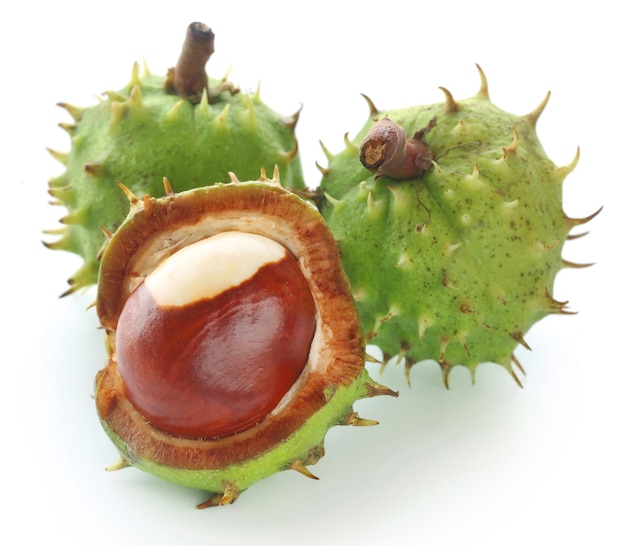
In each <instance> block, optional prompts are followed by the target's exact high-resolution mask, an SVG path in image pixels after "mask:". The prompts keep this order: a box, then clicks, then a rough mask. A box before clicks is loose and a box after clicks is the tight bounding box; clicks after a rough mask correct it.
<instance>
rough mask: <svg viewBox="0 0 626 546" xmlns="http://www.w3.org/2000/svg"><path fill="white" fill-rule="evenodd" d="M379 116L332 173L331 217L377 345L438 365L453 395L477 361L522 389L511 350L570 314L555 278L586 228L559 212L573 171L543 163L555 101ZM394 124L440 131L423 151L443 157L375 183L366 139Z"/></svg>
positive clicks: (483, 97) (481, 101)
mask: <svg viewBox="0 0 626 546" xmlns="http://www.w3.org/2000/svg"><path fill="white" fill-rule="evenodd" d="M480 75H481V87H480V91H479V93H478V94H477V95H476V96H474V97H471V98H468V99H466V100H461V101H456V100H454V98H453V97H452V95H451V94H450V93H449V92H448V91H447V90H445V89H443V91H444V94H445V97H446V100H445V102H442V103H440V104H433V105H428V106H418V107H410V108H404V109H398V110H391V111H377V110H376V108H375V107H374V106H373V104H372V103H371V101H370V103H369V104H370V110H371V115H370V118H369V119H368V121H367V123H366V124H365V127H364V128H363V129H362V130H361V132H360V133H359V134H358V135H357V136H356V138H355V139H354V141H352V142H350V141H349V140H347V139H346V148H345V150H343V151H342V152H340V153H338V154H336V155H332V154H330V153H329V152H327V156H328V159H329V164H328V167H327V168H322V169H321V170H322V172H323V178H322V181H321V190H322V192H323V193H324V198H323V200H322V204H321V210H322V213H323V215H324V217H325V218H326V220H327V221H328V224H329V226H330V228H331V230H332V232H333V234H334V235H335V237H336V238H337V240H338V243H339V245H340V249H341V254H342V258H343V263H344V267H345V269H346V273H347V274H348V277H349V279H350V282H351V284H352V289H353V292H354V295H355V297H356V300H357V306H358V310H359V313H360V318H361V324H362V327H363V331H364V332H365V336H366V339H367V341H368V342H369V343H371V344H373V345H376V346H378V347H379V348H380V349H381V350H382V353H383V356H384V359H385V361H387V360H389V359H390V358H391V357H393V356H395V355H399V357H400V358H402V357H404V358H405V359H406V360H405V362H406V372H407V378H408V376H409V370H410V368H411V366H412V365H413V364H415V363H417V362H419V361H423V360H431V359H432V360H436V361H437V362H438V363H439V364H440V366H441V368H442V372H443V377H444V381H445V384H446V386H447V385H448V375H449V373H450V370H451V368H452V367H453V366H455V365H461V366H465V367H466V368H467V369H469V371H470V372H471V375H472V379H473V378H474V374H475V370H476V367H477V366H478V364H480V363H482V362H493V363H498V364H501V365H502V366H504V367H505V368H506V369H507V370H509V372H511V374H512V375H513V377H514V378H515V379H516V380H517V381H518V383H519V380H518V378H517V376H516V374H515V372H514V368H513V365H518V367H519V368H520V369H521V366H520V365H519V361H518V360H517V358H516V357H515V356H514V354H513V351H514V350H515V348H516V347H517V346H518V345H519V344H522V345H524V346H526V343H525V341H524V335H525V333H526V332H527V331H528V329H529V328H530V327H531V326H532V325H533V324H534V323H535V322H537V321H538V320H540V319H541V318H542V317H545V316H546V315H548V314H551V313H557V314H563V313H567V312H568V311H567V310H566V302H559V301H556V300H555V299H554V297H553V288H554V281H555V276H556V274H557V273H558V272H559V271H560V270H561V269H562V268H563V267H568V266H572V265H574V264H570V263H568V262H566V261H564V260H563V259H562V254H561V253H562V249H563V245H564V243H565V241H566V239H567V238H568V233H569V232H570V230H571V229H572V228H573V227H574V226H577V225H579V224H581V223H583V222H585V221H587V220H588V219H589V218H586V219H573V218H569V217H568V216H567V215H566V214H565V213H564V212H563V210H562V185H563V180H564V179H565V177H566V176H567V174H568V173H570V171H572V170H573V168H574V167H575V165H576V162H577V160H578V154H576V157H575V159H574V160H573V162H572V163H571V164H570V165H567V166H564V167H557V166H555V165H554V164H553V162H552V161H551V160H550V159H549V158H548V157H547V156H546V154H545V152H544V150H543V148H542V146H541V144H540V142H539V140H538V138H537V133H536V123H537V120H538V118H539V116H540V114H541V112H542V111H543V109H544V107H545V105H546V103H547V99H548V97H546V99H545V101H544V102H543V103H541V104H540V105H539V107H538V108H537V109H536V110H534V111H532V112H530V113H529V114H528V115H525V116H516V115H513V114H510V113H507V112H505V111H503V110H501V109H499V108H498V107H497V106H495V105H494V104H493V103H492V102H491V100H490V98H489V95H488V91H487V83H486V80H485V77H484V74H483V73H482V71H480ZM385 116H386V117H388V118H390V119H391V120H393V121H395V122H396V123H397V124H398V125H400V126H401V127H403V128H404V129H406V133H407V138H408V137H410V136H411V135H412V134H413V133H414V132H415V131H418V130H419V129H421V128H423V127H426V126H427V124H428V123H429V121H430V120H431V119H432V118H433V117H434V116H436V119H437V123H436V125H435V126H434V127H433V128H432V129H431V130H430V132H428V133H427V134H426V135H425V137H424V141H425V142H427V144H428V145H429V146H430V148H431V149H432V151H433V153H434V157H435V161H434V162H433V165H432V167H431V168H430V169H429V170H428V171H427V172H426V173H425V174H424V175H423V176H422V177H421V178H419V179H411V180H405V181H397V180H392V179H390V178H387V177H385V176H382V177H378V176H376V175H374V174H372V173H371V172H369V171H368V170H366V169H365V168H364V167H363V166H362V165H361V164H360V162H359V148H358V146H359V143H360V142H361V141H362V139H363V137H364V136H365V134H366V133H367V131H368V130H369V129H370V128H371V127H372V125H373V124H374V122H375V120H377V119H380V118H383V117H385Z"/></svg>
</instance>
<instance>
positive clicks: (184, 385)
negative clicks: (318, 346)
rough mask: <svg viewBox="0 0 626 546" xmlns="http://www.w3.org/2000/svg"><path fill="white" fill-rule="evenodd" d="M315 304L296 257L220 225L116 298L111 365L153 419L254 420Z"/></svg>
mask: <svg viewBox="0 0 626 546" xmlns="http://www.w3.org/2000/svg"><path fill="white" fill-rule="evenodd" d="M315 317H316V309H315V302H314V300H313V296H312V295H311V291H310V290H309V287H308V283H307V281H306V279H305V278H304V275H303V274H302V272H301V270H300V268H299V266H298V263H297V261H296V260H295V258H294V257H293V255H291V253H289V252H288V251H287V249H285V247H283V246H282V245H280V244H279V243H277V242H276V241H274V240H273V239H269V238H267V237H263V236H261V235H257V234H252V233H245V232H238V231H228V232H224V233H220V234H217V235H213V236H211V237H208V238H206V239H203V240H201V241H198V242H196V243H193V244H191V245H189V246H186V247H184V248H183V249H181V250H179V251H177V252H176V253H174V254H173V255H172V256H170V257H169V258H168V259H167V260H165V261H164V262H162V263H161V264H160V265H159V266H158V267H157V268H156V269H155V270H154V271H153V272H152V273H150V274H149V275H148V276H147V277H146V279H145V281H144V282H143V283H142V284H140V285H139V286H138V287H137V288H136V289H135V290H134V292H133V293H132V294H131V295H130V296H129V298H128V300H127V301H126V303H125V305H124V308H123V310H122V313H121V315H120V318H119V322H118V325H117V361H118V368H119V373H120V376H121V378H122V380H123V381H124V385H125V386H126V393H127V395H128V398H129V400H130V401H131V403H132V404H133V405H134V406H135V407H136V408H137V409H139V410H140V411H141V413H142V414H143V415H144V416H145V417H146V419H148V420H149V421H150V422H151V423H152V424H153V425H154V426H156V427H158V428H160V429H162V430H165V431H167V432H169V433H171V434H176V435H179V436H186V437H194V438H199V437H218V436H225V435H228V434H233V433H235V432H240V431H241V430H244V429H246V428H248V427H249V426H252V425H254V424H256V423H258V422H260V421H262V420H263V419H264V418H265V417H266V416H267V415H268V414H269V413H270V412H271V411H272V410H273V409H274V408H275V407H276V406H277V405H278V403H279V402H280V400H281V399H282V398H283V396H285V394H286V393H287V391H289V389H290V388H291V387H292V386H293V384H294V383H295V382H296V380H297V379H298V377H299V375H300V374H301V373H302V370H303V369H304V366H305V365H306V362H307V359H308V357H309V350H310V348H311V341H312V340H313V334H314V332H315V320H316V318H315Z"/></svg>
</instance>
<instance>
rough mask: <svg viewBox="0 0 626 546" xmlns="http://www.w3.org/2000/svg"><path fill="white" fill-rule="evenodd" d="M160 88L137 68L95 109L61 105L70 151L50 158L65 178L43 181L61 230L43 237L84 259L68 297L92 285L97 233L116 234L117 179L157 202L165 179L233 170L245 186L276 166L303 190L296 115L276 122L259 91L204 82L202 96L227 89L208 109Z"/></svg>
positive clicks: (208, 179)
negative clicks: (61, 211) (58, 209)
mask: <svg viewBox="0 0 626 546" xmlns="http://www.w3.org/2000/svg"><path fill="white" fill-rule="evenodd" d="M165 83H166V78H165V77H162V76H156V75H152V74H151V73H150V72H149V71H148V70H147V69H145V71H144V73H143V74H140V71H139V66H138V65H137V64H135V65H134V68H133V72H132V77H131V80H130V82H129V83H128V85H126V87H125V88H124V89H122V90H121V91H109V92H106V93H105V94H104V95H105V97H104V99H103V100H102V101H101V102H100V103H99V104H97V105H95V106H92V107H87V108H79V107H75V106H71V105H68V104H64V103H62V104H60V106H62V107H64V108H65V109H66V110H67V111H68V112H69V113H70V115H71V116H72V118H73V123H70V124H61V126H62V127H63V128H64V129H65V130H66V131H67V132H68V133H69V135H70V136H71V142H72V145H71V149H70V151H69V153H60V152H55V151H51V153H52V155H53V156H54V157H55V158H57V159H59V160H60V161H61V162H62V163H63V164H64V165H65V166H66V170H65V172H64V173H63V174H61V175H60V176H58V177H56V178H53V179H52V180H50V182H49V193H50V195H52V197H54V198H55V203H57V204H60V205H63V206H65V207H66V208H67V209H68V214H67V215H66V216H64V217H63V218H62V219H61V223H63V224H64V227H63V228H61V229H59V230H51V231H50V232H49V233H50V234H56V235H61V237H60V238H59V239H58V240H56V241H54V242H52V243H47V246H48V247H50V248H53V249H61V250H67V251H70V252H73V253H76V254H78V255H80V256H82V257H83V258H84V264H83V265H82V267H81V268H80V269H79V270H78V271H76V272H75V273H74V275H73V276H72V277H71V278H70V279H69V281H68V282H69V284H70V289H69V290H68V291H67V292H68V293H69V292H73V291H76V290H78V289H80V288H82V287H85V286H88V285H90V284H94V283H95V282H96V281H97V275H98V254H99V252H100V249H101V247H102V244H103V243H104V240H105V238H104V235H103V233H102V229H103V228H104V229H105V230H108V231H111V232H113V231H115V230H116V229H117V228H118V227H119V225H120V224H121V223H122V221H123V219H124V217H125V216H126V214H127V213H128V201H127V199H126V197H125V196H124V194H123V193H122V192H121V191H120V189H119V187H118V186H117V181H121V182H122V183H124V184H125V185H126V186H127V187H128V188H130V189H131V191H132V192H133V193H135V194H136V195H138V196H142V195H144V194H149V195H152V196H158V195H162V191H163V177H167V178H168V179H169V180H170V181H171V182H172V184H175V185H176V187H177V188H178V189H179V191H183V190H187V189H191V188H194V187H198V186H204V185H207V184H213V183H215V182H227V181H228V180H229V178H228V172H229V171H232V170H235V169H236V170H237V172H238V173H239V176H240V177H241V178H244V179H253V178H255V177H256V176H257V174H258V172H259V169H260V168H263V167H264V168H266V169H270V170H271V169H273V168H274V166H275V165H276V166H278V167H279V169H280V172H281V176H282V180H283V183H284V185H285V186H287V187H290V188H301V187H303V181H302V169H301V166H300V160H299V156H298V146H297V141H296V138H295V133H294V130H295V125H296V122H297V118H298V115H297V114H296V115H294V116H281V115H279V114H277V113H276V112H274V111H273V110H272V109H270V108H269V107H268V106H267V105H266V104H265V103H263V102H262V100H261V99H260V96H259V93H258V91H257V92H256V93H255V94H251V95H250V94H246V93H240V92H236V93H234V94H233V93H232V92H231V91H232V90H233V86H232V85H225V83H226V82H225V80H222V81H218V80H211V81H210V83H209V89H210V90H214V89H218V88H219V87H220V86H222V87H224V88H225V91H223V92H222V93H221V94H220V95H219V96H218V97H216V98H215V100H211V101H209V100H208V99H207V94H206V92H205V93H204V95H203V96H202V99H201V101H200V102H199V103H198V104H192V102H190V101H189V100H186V99H183V98H181V97H179V96H177V95H174V94H170V93H168V92H166V90H165ZM209 102H210V103H209Z"/></svg>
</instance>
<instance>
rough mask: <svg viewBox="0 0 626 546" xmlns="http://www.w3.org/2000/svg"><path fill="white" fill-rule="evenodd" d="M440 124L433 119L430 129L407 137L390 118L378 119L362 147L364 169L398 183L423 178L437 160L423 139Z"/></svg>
mask: <svg viewBox="0 0 626 546" xmlns="http://www.w3.org/2000/svg"><path fill="white" fill-rule="evenodd" d="M436 123H437V118H432V119H431V120H430V121H429V122H428V125H426V127H424V128H422V129H420V130H419V131H416V132H415V134H414V135H413V137H412V138H410V139H407V138H406V131H405V130H404V128H402V127H400V126H399V125H397V124H396V123H394V122H393V121H391V120H390V119H389V118H382V119H380V120H378V121H377V122H376V123H375V124H374V126H373V127H372V128H371V129H370V130H369V131H368V133H367V134H366V135H365V138H364V139H363V142H362V143H361V146H360V154H359V159H360V160H361V163H362V164H363V166H364V167H365V168H366V169H368V170H370V171H372V172H374V173H376V174H377V175H378V176H388V177H389V178H394V179H396V180H408V179H410V178H419V177H420V176H422V175H423V174H424V173H425V172H426V171H427V170H428V169H430V167H431V165H432V161H433V152H432V150H431V149H430V147H429V146H428V144H426V143H425V142H424V140H423V138H424V135H425V134H426V133H427V132H428V131H430V130H431V129H432V128H433V127H434V126H435V125H436Z"/></svg>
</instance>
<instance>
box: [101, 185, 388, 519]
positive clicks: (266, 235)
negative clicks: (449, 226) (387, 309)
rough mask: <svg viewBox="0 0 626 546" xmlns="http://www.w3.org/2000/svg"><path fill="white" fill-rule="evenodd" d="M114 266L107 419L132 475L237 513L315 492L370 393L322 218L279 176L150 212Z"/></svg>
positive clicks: (126, 235) (105, 374) (104, 399)
mask: <svg viewBox="0 0 626 546" xmlns="http://www.w3.org/2000/svg"><path fill="white" fill-rule="evenodd" d="M126 192H127V196H128V197H129V199H130V202H131V210H130V213H129V215H128V217H127V218H126V220H125V221H124V222H123V223H122V225H121V226H120V227H119V229H118V230H117V231H116V232H115V233H114V234H113V235H111V236H110V239H109V241H108V243H107V246H106V248H105V249H104V251H103V253H102V262H101V268H100V281H99V284H98V299H97V304H96V307H97V311H98V316H99V318H100V322H101V324H102V326H103V328H104V329H105V331H106V346H107V349H108V362H107V365H106V367H105V368H104V369H103V370H101V371H100V372H99V373H98V376H97V378H96V397H95V398H96V406H97V410H98V415H99V417H100V421H101V423H102V425H103V427H104V430H105V431H106V432H107V434H108V435H109V436H110V438H111V439H112V441H113V443H114V444H115V445H116V447H117V449H118V451H119V453H120V455H121V457H122V460H121V463H120V464H118V465H117V467H118V468H119V467H123V466H135V467H137V468H139V469H141V470H144V471H146V472H150V473H152V474H154V475H156V476H158V477H160V478H163V479H165V480H169V481H172V482H175V483H178V484H181V485H186V486H189V487H195V488H198V489H203V490H206V491H209V492H210V493H211V496H210V497H209V499H208V500H207V501H206V502H204V503H202V504H201V505H200V506H201V507H206V506H213V505H215V504H227V503H230V502H233V501H234V500H235V499H236V498H237V496H238V495H239V493H240V492H241V491H243V490H245V489H247V488H248V487H249V486H250V485H252V484H253V483H255V482H256V481H258V480H260V479H262V478H265V477H267V476H270V475H271V474H274V473H275V472H279V471H282V470H286V469H293V470H297V471H299V472H301V473H303V474H305V475H306V476H308V477H313V475H312V474H311V473H310V471H309V470H308V469H307V465H311V464H314V463H316V462H317V461H318V460H319V459H320V457H322V455H323V454H324V437H325V435H326V432H327V431H328V429H329V428H330V427H332V426H334V425H338V424H344V425H370V424H375V422H374V421H369V420H365V419H361V418H359V416H358V415H357V414H356V413H355V411H354V409H353V404H354V402H355V401H356V400H358V399H360V398H365V397H370V396H376V395H379V394H390V395H395V394H396V393H394V392H392V391H390V390H389V389H387V388H386V387H383V386H382V385H379V384H378V383H376V382H374V381H372V379H371V378H370V377H369V375H368V373H367V371H366V370H365V367H364V362H365V358H364V342H363V338H362V336H361V330H360V327H359V320H358V316H357V312H356V307H355V303H354V300H353V298H352V295H351V293H350V288H349V285H348V281H347V278H346V276H345V274H344V272H343V268H342V265H341V260H340V258H339V252H338V248H337V245H336V243H335V240H334V238H333V236H332V235H331V233H330V231H329V229H328V227H327V226H326V223H325V222H324V220H323V219H322V217H321V215H320V214H319V212H318V210H317V209H316V208H315V207H314V206H312V205H311V204H310V203H308V202H307V201H305V200H303V199H302V198H301V197H299V196H298V195H296V194H295V193H292V192H291V191H289V190H286V189H284V188H282V187H281V186H280V184H279V182H278V174H277V173H275V176H274V178H273V179H272V180H269V179H267V178H266V177H265V176H264V175H262V176H261V179H260V180H258V181H255V182H239V181H237V180H233V181H232V182H231V183H229V184H215V185H212V186H208V187H203V188H197V189H194V190H190V191H186V192H182V193H178V194H175V193H173V192H172V191H171V188H169V184H166V194H167V195H166V196H165V197H162V198H159V199H155V198H151V197H148V196H145V197H144V198H143V199H138V198H137V197H135V196H134V195H133V194H132V193H131V192H130V191H129V190H126Z"/></svg>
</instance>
